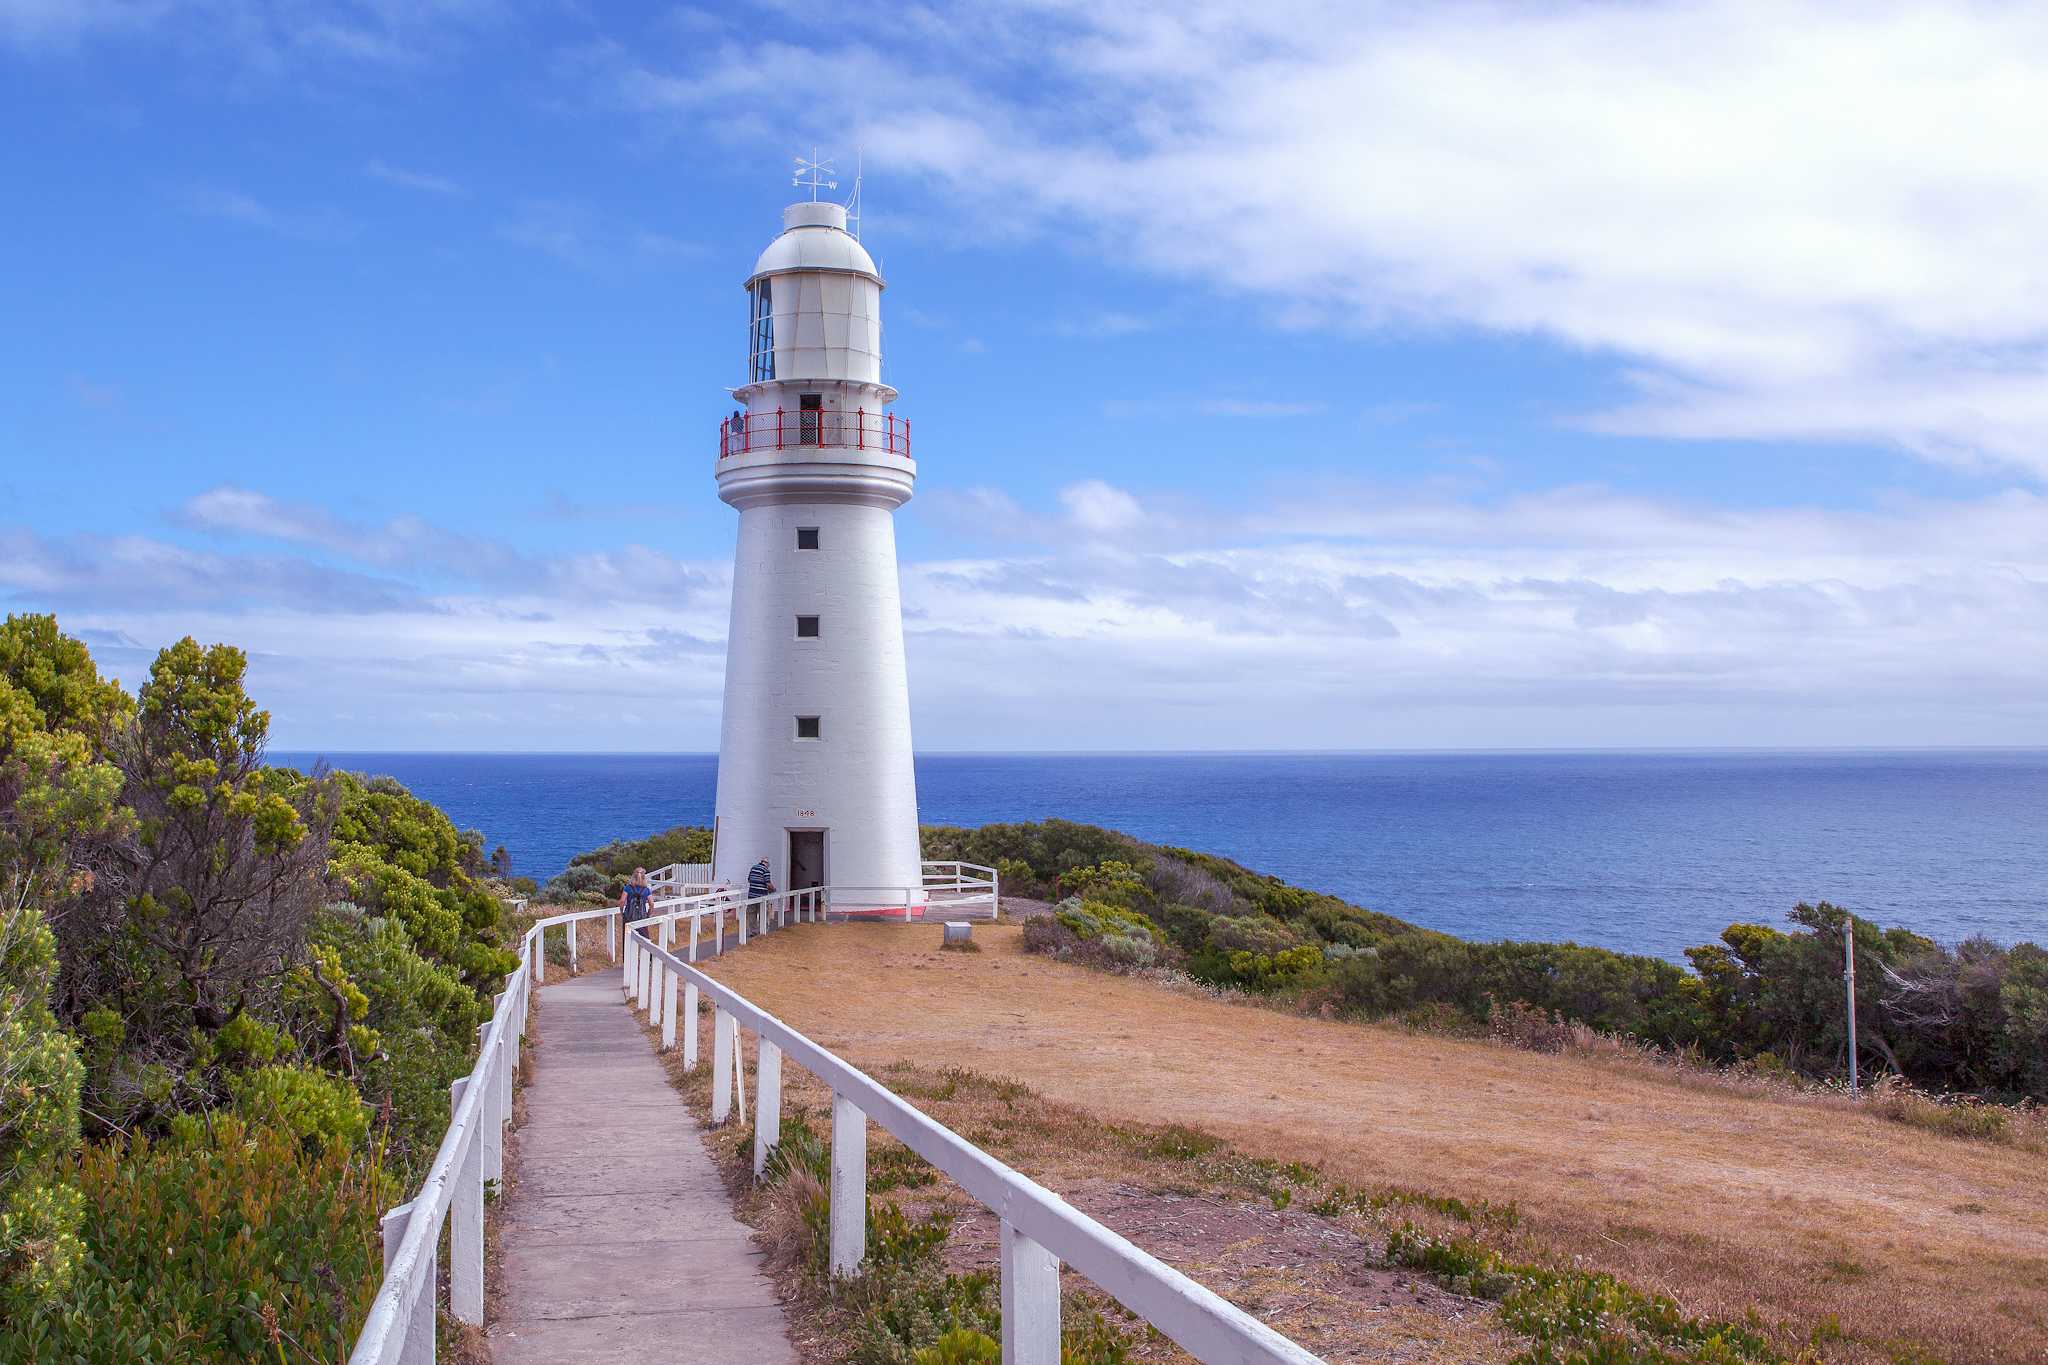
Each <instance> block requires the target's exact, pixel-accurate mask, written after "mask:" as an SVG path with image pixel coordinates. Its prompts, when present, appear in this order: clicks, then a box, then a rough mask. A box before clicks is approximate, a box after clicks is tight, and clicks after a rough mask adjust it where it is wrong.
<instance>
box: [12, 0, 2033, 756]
mask: <svg viewBox="0 0 2048 1365" xmlns="http://www.w3.org/2000/svg"><path fill="white" fill-rule="evenodd" d="M0 122H4V127H5V128H6V130H7V135H6V136H5V137H4V138H0V610H5V611H8V612H18V611H54V612H56V613H57V615H58V617H59V619H60V621H61V622H62V624H63V625H64V626H65V628H66V629H67V630H69V631H71V632H72V633H73V634H76V635H78V636H80V637H81V638H84V639H85V640H86V641H88V642H89V643H90V644H91V645H92V647H93V650H94V654H95V657H96V658H97V659H99V660H100V662H101V664H102V667H103V668H104V669H105V670H106V671H108V672H110V673H112V674H114V675H116V676H118V677H120V678H121V679H122V681H123V682H124V683H127V684H129V685H130V686H133V685H135V684H136V683H139V682H140V681H141V680H142V679H143V678H144V677H145V676H146V674H147V670H148V667H149V663H150V660H151V659H152V658H153V657H154V655H155V653H156V651H157V650H158V649H160V648H161V647H162V646H164V645H165V644H168V643H170V642H172V641H174V640H176V639H178V638H180V637H182V636H185V635H192V636H195V637H197V638H198V639H200V640H201V641H202V642H212V641H215V640H222V641H228V642H231V643H234V644H237V645H240V646H242V647H243V648H245V649H247V650H248V651H249V655H250V677H251V686H252V690H253V691H254V693H255V695H256V697H257V699H258V700H259V702H261V703H262V704H263V705H265V706H266V707H267V708H268V709H269V710H270V711H271V712H272V715H273V726H272V733H273V738H274V741H275V743H276V744H278V745H279V746H280V747H281V748H287V749H312V748H319V749H327V750H335V751H347V750H365V749H368V750H376V749H435V750H593V749H603V750H684V751H702V750H710V749H714V748H715V747H716V745H717V734H718V714H719V705H720V691H721V687H722V679H723V667H724V664H723V643H724V636H725V629H726V613H727V609H728V605H729V595H730V582H731V580H730V555H731V550H732V542H733V533H734V527H735V520H736V518H735V514H734V513H733V512H732V511H731V509H729V508H727V507H726V506H725V505H724V504H722V503H720V502H719V501H718V499H717V497H716V493H715V486H714V482H713V477H712V468H713V464H714V461H715V456H716V451H717V425H718V421H719V419H720V417H721V416H723V415H724V414H725V413H726V412H727V411H729V410H730V407H731V400H730V398H729V397H728V395H727V393H726V389H727V387H729V386H731V385H735V384H738V383H740V382H742V381H743V379H744V374H743V369H744V364H745V357H746V350H745V346H746V339H745V297H744V294H743V293H742V290H741V284H742V281H743V280H744V278H745V276H746V274H747V272H748V270H749V268H750V267H751V264H752V262H753V260H754V257H755V256H756V254H757V253H758V252H759V251H760V249H761V248H762V247H763V246H764V245H765V244H766V243H767V241H768V240H769V239H770V238H772V236H773V235H774V234H775V232H776V231H777V230H778V228H779V224H780V217H779V215H780V210H781V208H782V206H783V205H784V204H785V203H787V202H790V201H791V200H793V199H795V198H797V197H800V195H799V192H798V191H796V190H794V189H792V188H791V186H790V168H791V158H792V156H793V155H795V154H797V153H803V154H808V153H809V152H810V150H811V148H812V147H814V146H816V147H818V148H819V149H820V151H821V155H824V156H829V157H832V158H834V160H835V164H836V166H837V167H838V168H839V172H840V179H841V181H842V184H841V188H840V190H839V193H840V194H841V195H844V194H845V193H846V191H847V190H848V189H849V188H850V187H851V182H852V178H853V177H852V174H851V172H852V171H853V169H854V167H855V165H856V162H858V164H859V166H860V167H861V169H862V170H863V172H864V178H863V181H862V185H863V193H862V209H863V215H862V230H863V239H864V241H865V243H866V245H867V246H868V247H869V249H870V250H871V251H872V252H873V253H874V254H875V255H876V257H877V258H878V260H879V262H880V265H881V268H882V271H883V273H884V274H885V276H886V277H887V280H888V288H887V291H886V293H885V294H884V296H883V310H884V326H885V329H886V330H885V343H884V344H885V351H886V357H887V359H886V365H887V369H886V376H887V378H888V379H889V381H890V382H891V383H892V384H894V385H895V386H896V387H897V388H898V389H899V390H900V391H901V394H902V397H901V399H900V400H899V401H898V403H897V405H896V411H897V412H898V413H899V414H900V415H901V416H904V417H906V418H908V419H910V420H911V422H912V423H913V428H914V432H915V441H916V450H917V455H918V463H919V478H918V491H917V496H916V498H915V499H914V500H913V501H912V502H911V503H910V504H909V505H908V506H906V507H905V508H904V509H902V511H901V512H899V513H898V514H897V526H898V536H899V550H900V555H901V567H902V576H903V593H904V607H905V626H906V631H907V641H908V650H909V663H910V675H911V688H912V713H913V722H914V726H915V730H916V734H917V742H918V745H919V747H920V748H921V749H926V750H934V751H936V750H1004V751H1015V750H1074V749H1097V750H1099V749H1291V748H1305V749H1347V748H1361V749H1370V748H1395V749H1418V748H1598V747H1610V746H1615V747H1667V746H1669V747H1681V746H1714V745H1762V746H1796V747H1804V746H1834V745H1856V746H1884V747H1891V746H1915V745H1980V744H1981V745H2040V744H2048V686H2044V685H2043V679H2044V677H2048V486H2044V485H2048V250H2044V249H2043V246H2042V244H2043V243H2044V242H2048V160H2044V157H2043V153H2042V149H2043V148H2044V147H2048V9H2044V8H2043V7H2041V6H2039V5H2000V4H1990V3H1986V4H1958V5H1952V6H1928V5H1890V4H1883V3H1872V4H1861V5H1853V6H1852V5H1807V4H1800V3H1797V2H1796V0H1769V2H1768V3H1746V2H1736V0H1720V2H1709V3H1698V4H1683V5H1674V4H1635V5H1626V6H1620V5H1613V4H1608V3H1594V4H1537V3H1529V4H1511V5H1510V4H1462V3H1434V4H1422V5H1391V4H1371V3H1357V2H1356V0H1353V2H1352V3H1332V4H1325V3H1316V2H1314V0H1264V3H1261V4H1258V5H1255V6H1254V5H1225V4H1212V3H1203V0H1193V2H1192V3H1157V4H1155V3H1146V2H1145V0H1138V2H1136V3H1129V4H1120V5H1104V4H1100V3H1088V4H1080V3H1071V4H1070V3H1065V0H982V2H981V3H974V4H967V5H961V6H958V7H948V6H920V5H883V6H871V5H867V4H864V3H859V0H852V2H847V0H838V2H835V3H829V4H827V3H810V0H795V2H794V3H766V4H763V3H754V4H749V5H745V6H740V7H734V8H730V9H724V8H695V7H686V6H678V7H673V8H662V7H656V6H648V5H625V4H621V5H615V6H614V5H603V4H595V3H577V0H559V2H558V3H530V4H529V3H511V2H505V3H500V2H499V0H367V2H364V3H344V4H322V3H314V2H313V0H280V2H279V3H269V4H243V3H233V2H232V0H134V2H133V3H127V2H117V0H0Z"/></svg>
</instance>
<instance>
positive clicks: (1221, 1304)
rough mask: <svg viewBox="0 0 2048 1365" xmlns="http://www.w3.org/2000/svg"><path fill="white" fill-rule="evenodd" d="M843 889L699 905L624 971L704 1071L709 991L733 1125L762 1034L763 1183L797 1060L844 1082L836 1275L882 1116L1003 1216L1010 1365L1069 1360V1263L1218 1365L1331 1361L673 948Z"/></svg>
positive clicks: (836, 1130)
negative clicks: (1065, 1314) (750, 1038)
mask: <svg viewBox="0 0 2048 1365" xmlns="http://www.w3.org/2000/svg"><path fill="white" fill-rule="evenodd" d="M990 875H991V878H993V874H990ZM840 889H842V888H834V887H825V888H814V889H812V890H810V891H797V892H778V893H776V894H774V895H771V896H763V897H760V898H758V899H757V900H750V901H743V902H737V903H735V901H734V900H733V897H732V894H731V893H729V892H725V893H713V894H712V895H709V896H705V897H700V898H696V900H697V901H698V902H701V903H689V904H681V905H677V906H676V907H674V908H673V909H671V910H670V911H668V912H667V913H665V914H662V915H659V916H656V917H654V918H651V919H647V920H642V921H639V922H637V923H635V924H633V925H631V926H630V927H629V931H628V933H627V934H626V953H625V957H626V961H625V964H624V971H625V987H626V991H627V993H628V995H629V996H630V997H631V998H632V999H633V1001H634V1002H635V1003H636V1004H638V1005H639V1006H640V1007H641V1008H643V1009H645V1010H646V1011H647V1016H648V1022H649V1023H651V1024H657V1025H659V1026H660V1028H661V1042H662V1047H663V1048H664V1049H667V1048H671V1047H674V1046H675V1045H676V1043H677V1036H676V1035H677V1023H678V1018H679V1017H680V1020H681V1022H682V1025H683V1028H682V1038H681V1043H682V1049H683V1065H684V1066H685V1068H690V1067H694V1066H695V1065H696V1063H697V1044H698V1039H697V1034H698V1029H697V1011H698V997H699V995H700V994H702V995H704V996H708V997H709V998H710V1000H711V1004H712V1026H711V1038H712V1055H711V1074H712V1081H711V1096H712V1098H711V1117H712V1121H713V1122H714V1123H723V1122H724V1121H725V1120H726V1119H727V1118H728V1117H730V1115H731V1112H732V1093H733V1088H734V1087H733V1080H734V1074H735V1072H737V1071H738V1070H739V1069H740V1063H741V1057H742V1044H741V1041H740V1037H739V1030H740V1029H742V1028H746V1029H750V1030H752V1031H753V1033H754V1035H755V1039H756V1064H755V1085H754V1106H755V1109H754V1173H755V1174H756V1175H759V1174H760V1173H761V1171H762V1169H763V1167H764V1165H765V1163H766V1162H767V1159H768V1152H769V1150H770V1148H771V1147H772V1145H773V1144H774V1141H775V1136H776V1134H778V1133H780V1132H781V1130H782V1061H783V1058H785V1057H788V1058H790V1059H792V1060H794V1061H796V1062H797V1063H798V1064H799V1065H801V1066H802V1067H804V1068H805V1069H806V1070H807V1071H809V1072H810V1073H811V1074H812V1075H813V1076H816V1077H817V1078H818V1079H819V1080H821V1081H823V1082H824V1083H825V1084H826V1085H828V1086H830V1087H831V1089H832V1143H831V1148H832V1175H831V1181H830V1196H831V1216H830V1220H829V1227H830V1236H829V1240H830V1248H829V1251H830V1256H829V1260H830V1265H831V1269H832V1272H833V1273H834V1274H840V1275H843V1274H850V1273H851V1272H852V1271H854V1270H855V1269H856V1268H857V1267H858V1266H859V1265H860V1262H861V1260H862V1258H863V1257H864V1256H865V1255H866V1254H867V1123H868V1120H869V1119H873V1120H874V1121H875V1122H876V1123H878V1124H880V1125H881V1126H882V1128H883V1129H884V1130H885V1131H887V1132H888V1133H890V1134H891V1135H892V1136H894V1137H895V1138H896V1139H897V1140H898V1141H899V1142H901V1143H902V1144H903V1145H904V1146H906V1147H908V1148H909V1149H910V1150H911V1151H913V1152H915V1153H917V1154H918V1155H919V1156H920V1157H923V1158H924V1159H925V1160H926V1161H929V1162H930V1163H931V1164H932V1165H934V1166H936V1167H937V1168H938V1169H939V1170H941V1171H943V1172H945V1174H946V1175H947V1176H948V1177H950V1178H951V1179H952V1180H953V1182H954V1183H955V1184H957V1185H958V1186H959V1187H960V1188H961V1189H962V1190H965V1191H966V1192H967V1193H968V1194H969V1195H971V1196H972V1197H973V1198H975V1199H977V1200H979V1201H980V1202H981V1204H982V1205H983V1206H984V1207H985V1208H987V1209H989V1210H990V1211H992V1212H993V1213H995V1215H996V1216H997V1218H998V1219H999V1220H1000V1223H1001V1229H1002V1236H1001V1271H1002V1308H1003V1361H1004V1365H1058V1362H1059V1358H1060V1265H1061V1263H1062V1262H1064V1263H1065V1264H1067V1265H1070V1266H1072V1267H1073V1268H1074V1269H1075V1270H1076V1271H1078V1272H1079V1273H1080V1274H1081V1275H1083V1276H1085V1277H1087V1279H1089V1280H1090V1281H1092V1282H1093V1283H1094V1284H1095V1285H1097V1286H1098V1287H1099V1288H1101V1289H1102V1290H1103V1291H1104V1292H1105V1293H1107V1294H1108V1295H1110V1297H1112V1298H1114V1299H1115V1300H1116V1301H1117V1302H1118V1303H1121V1304H1122V1305H1123V1306H1124V1307H1126V1308H1128V1309H1130V1310H1131V1311H1132V1312H1133V1313H1136V1314H1137V1315H1138V1316H1139V1317H1141V1318H1143V1319H1144V1320H1145V1321H1146V1322H1148V1323H1150V1324H1151V1325H1152V1326H1154V1327H1156V1328H1157V1329H1158V1330H1159V1331H1160V1332H1162V1333H1164V1334H1165V1335H1166V1336H1167V1337H1168V1338H1170V1339H1171V1340H1173V1341H1174V1342H1176V1343H1177V1344H1179V1345H1180V1346H1181V1348H1182V1349H1184V1350H1186V1351H1187V1352H1188V1353H1189V1354H1191V1355H1193V1356H1194V1357H1195V1358H1196V1359H1197V1360H1201V1361H1206V1362H1214V1363H1216V1365H1222V1363H1223V1362H1229V1365H1313V1363H1315V1362H1317V1361H1318V1358H1317V1357H1316V1356H1314V1355H1312V1354H1310V1353H1309V1352H1308V1351H1307V1350H1304V1349H1303V1348H1302V1347H1300V1346H1298V1345H1296V1344H1295V1343H1294V1342H1292V1341H1289V1340H1288V1339H1287V1338H1286V1337H1283V1336H1281V1335H1280V1334H1279V1333H1278V1332H1276V1331H1274V1330H1273V1329H1272V1328H1270V1327H1268V1326H1266V1325H1265V1324H1264V1323H1262V1322H1260V1321H1259V1320H1258V1319H1257V1318H1254V1317H1252V1316H1251V1315H1250V1314H1248V1313H1246V1312H1244V1311H1243V1310H1242V1309H1239V1308H1236V1307H1234V1306H1233V1305H1231V1304H1230V1303H1229V1302H1227V1301H1226V1300H1224V1299H1223V1298H1221V1297H1219V1296H1218V1295H1216V1294H1214V1293H1211V1292H1210V1291H1209V1290H1207V1289H1204V1288H1203V1287H1202V1286H1201V1285H1199V1284H1197V1283H1195V1282H1194V1281H1193V1280H1191V1279H1189V1278H1188V1277H1187V1276H1185V1275H1183V1274H1181V1273H1180V1272H1179V1271H1177V1270H1175V1269H1174V1268H1173V1267H1172V1266H1169V1265H1167V1264H1166V1263H1165V1262H1164V1261H1161V1260H1159V1259H1158V1258H1157V1257H1154V1256H1152V1255H1150V1254H1149V1253H1147V1252H1145V1251H1142V1250H1140V1249H1139V1248H1138V1247H1136V1246H1134V1245H1132V1244H1131V1243H1130V1242H1128V1241H1126V1240H1124V1239H1123V1238H1122V1237H1120V1236H1118V1235H1117V1234H1116V1233H1114V1232H1112V1231H1110V1230H1109V1229H1108V1228H1106V1227H1104V1226H1103V1225H1102V1224H1100V1223H1098V1222H1096V1221H1095V1220H1094V1219H1092V1218H1090V1217H1088V1216H1087V1215H1086V1214H1084V1213H1082V1212H1080V1211H1079V1210H1078V1209H1076V1208H1074V1207H1073V1206H1072V1205H1070V1204H1068V1203H1067V1201H1066V1200H1064V1199H1062V1198H1060V1197H1059V1196H1058V1195H1056V1194H1054V1193H1053V1192H1052V1191H1051V1190H1048V1189H1046V1188H1045V1187H1044V1186H1042V1185H1040V1184H1038V1183H1037V1182H1035V1181H1033V1180H1030V1179H1029V1178H1027V1177H1025V1176H1023V1175H1021V1174H1019V1173H1018V1172H1016V1171H1014V1170H1012V1169H1010V1167H1008V1166H1006V1165H1004V1164H1003V1163H1002V1162H1000V1161H998V1160H996V1159H995V1158H994V1157H992V1156H990V1155H989V1154H988V1153H987V1152H984V1151H982V1150H981V1149H980V1148H978V1147H976V1146H974V1145H973V1144H972V1143H970V1142H968V1141H967V1140H966V1139H965V1138H963V1137H961V1136H960V1135H959V1134H957V1133H955V1132H953V1131H952V1130H951V1129H949V1128H947V1127H945V1125H943V1124H941V1123H939V1122H937V1121H936V1120H934V1119H932V1118H930V1117H928V1116H927V1115H925V1114H923V1113H922V1112H920V1111H919V1110H917V1109H914V1108H912V1107H911V1106H910V1105H909V1104H908V1103H907V1102H905V1101H904V1100H902V1099H899V1098H898V1097H897V1096H895V1095H894V1094H891V1093H890V1092H889V1090H888V1089H887V1088H886V1087H884V1086H882V1085H881V1084H879V1083H878V1082H876V1081H875V1080H874V1079H873V1078H871V1077H869V1076H868V1075H866V1074H865V1073H863V1072H861V1071H858V1070H856V1069H855V1068H854V1067H852V1066H850V1065H848V1064H847V1063H846V1062H844V1061H841V1060H840V1059H839V1058H838V1057H836V1056H834V1055H833V1054H832V1053H830V1052H827V1051H826V1050H825V1049H824V1048H822V1047H820V1046H818V1045H817V1044H816V1043H814V1042H812V1041H811V1040H810V1039H808V1038H806V1037H804V1036H803V1035H802V1034H801V1033H798V1032H797V1031H796V1030H795V1029H793V1028H791V1027H790V1026H789V1025H787V1024H785V1023H783V1022H782V1021H781V1020H780V1019H777V1018H775V1017H774V1016H773V1015H771V1014H769V1013H767V1012H766V1011H765V1010H762V1009H761V1008H759V1007H758V1006H756V1005H754V1004H753V1003H752V1002H750V1001H748V1000H746V999H744V998H743V997H741V996H740V995H739V994H738V993H737V992H735V991H732V990H730V989H728V988H727V987H725V986H721V985H720V984H719V983H718V982H717V981H715V980H713V979H712V978H711V977H709V976H706V975H705V974H704V973H702V972H700V971H698V970H697V969H696V968H695V967H693V966H691V965H690V963H689V962H688V961H685V960H684V959H683V958H680V957H678V956H676V955H675V954H674V953H672V952H670V951H669V948H668V947H667V946H665V945H667V944H669V942H670V940H671V938H672V937H674V935H675V932H676V927H677V925H678V924H680V923H681V922H682V921H684V920H687V921H688V922H689V925H690V928H691V935H690V937H691V939H692V942H693V945H694V944H695V943H697V942H698V941H699V940H700V939H701V931H700V930H699V929H698V926H699V924H700V923H701V921H702V920H703V919H704V918H707V917H709V918H711V919H712V920H713V923H714V924H715V925H717V926H718V930H717V932H719V933H720V934H722V932H723V924H724V921H725V918H726V917H727V915H728V914H730V913H732V912H733V911H734V910H735V909H737V911H738V919H739V932H740V933H742V934H745V933H746V932H747V930H748V928H749V925H750V923H757V924H758V926H759V927H758V928H756V929H755V930H754V932H756V933H762V932H767V931H768V930H769V929H770V928H771V927H774V926H779V925H782V924H786V923H788V922H790V920H791V918H792V917H794V918H795V919H797V920H804V919H806V918H813V919H815V918H822V917H823V914H824V910H825V907H827V906H829V903H830V898H831V893H832V892H833V891H835V890H840ZM657 937H658V938H659V940H660V941H659V942H657V941H656V939H657ZM743 941H744V940H743ZM691 956H692V958H694V956H695V954H694V953H692V955H691ZM679 987H680V991H681V998H680V999H678V998H677V996H678V988H679ZM742 1103H743V1104H744V1100H743V1101H742Z"/></svg>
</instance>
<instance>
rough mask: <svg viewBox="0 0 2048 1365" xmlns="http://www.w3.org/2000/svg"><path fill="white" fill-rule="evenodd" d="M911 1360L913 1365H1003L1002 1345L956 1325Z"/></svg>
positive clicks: (986, 1336) (988, 1337) (913, 1355)
mask: <svg viewBox="0 0 2048 1365" xmlns="http://www.w3.org/2000/svg"><path fill="white" fill-rule="evenodd" d="M910 1359H911V1361H912V1362H913V1365H1003V1347H1002V1343H1001V1342H999V1341H997V1340H996V1339H995V1338H994V1337H992V1336H988V1335H987V1334H985V1333H982V1332H973V1331H968V1330H967V1329H965V1328H956V1329H955V1330H953V1331H951V1332H948V1333H946V1334H945V1335H944V1336H942V1337H940V1338H939V1339H938V1340H937V1341H935V1342H933V1343H932V1344H931V1345H929V1346H927V1347H925V1348H924V1349H922V1350H919V1351H914V1352H912V1353H911V1356H910Z"/></svg>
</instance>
